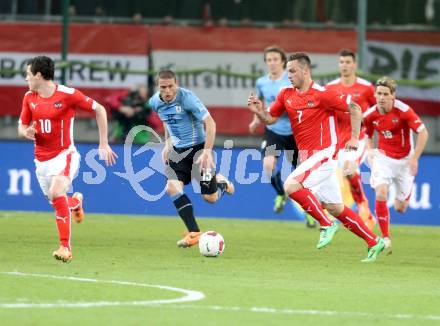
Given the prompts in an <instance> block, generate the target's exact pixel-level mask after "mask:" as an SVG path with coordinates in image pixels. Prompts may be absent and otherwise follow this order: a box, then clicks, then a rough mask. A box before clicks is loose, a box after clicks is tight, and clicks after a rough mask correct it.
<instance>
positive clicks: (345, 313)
mask: <svg viewBox="0 0 440 326" xmlns="http://www.w3.org/2000/svg"><path fill="white" fill-rule="evenodd" d="M164 307H165V306H164ZM164 307H162V308H164ZM166 308H176V309H200V310H202V309H205V310H214V311H231V312H256V313H269V314H284V315H310V316H329V317H340V316H345V317H369V318H378V317H380V318H389V319H399V320H402V319H403V320H405V319H406V320H409V319H418V320H440V316H439V315H414V314H375V313H370V312H356V311H335V310H305V309H288V308H270V307H249V308H246V307H226V306H204V305H168V306H166Z"/></svg>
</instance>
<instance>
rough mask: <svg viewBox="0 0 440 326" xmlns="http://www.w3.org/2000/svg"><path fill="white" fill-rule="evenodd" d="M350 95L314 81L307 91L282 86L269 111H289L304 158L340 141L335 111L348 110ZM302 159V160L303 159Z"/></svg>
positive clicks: (274, 113) (293, 129) (272, 112)
mask: <svg viewBox="0 0 440 326" xmlns="http://www.w3.org/2000/svg"><path fill="white" fill-rule="evenodd" d="M350 99H351V97H350V96H349V95H348V96H347V95H344V94H341V95H338V94H337V93H336V92H334V91H331V90H328V89H326V88H324V87H322V86H320V85H318V84H315V83H314V82H312V84H311V85H310V88H309V89H308V90H307V91H305V92H302V93H300V92H298V90H297V89H296V88H294V87H286V88H283V89H282V90H281V91H280V92H279V93H278V96H277V98H276V100H275V101H274V102H273V103H272V104H271V105H270V107H269V113H270V114H271V115H272V116H273V117H279V116H281V115H282V114H283V113H284V112H287V114H288V116H289V119H290V123H291V125H292V131H293V135H294V137H295V140H296V144H297V145H298V149H299V150H300V155H301V157H303V158H304V156H303V155H305V154H306V153H307V157H310V156H311V155H313V153H314V152H316V151H320V150H323V149H325V148H328V147H330V146H337V144H338V125H337V121H336V118H335V111H348V103H350ZM301 161H303V159H301Z"/></svg>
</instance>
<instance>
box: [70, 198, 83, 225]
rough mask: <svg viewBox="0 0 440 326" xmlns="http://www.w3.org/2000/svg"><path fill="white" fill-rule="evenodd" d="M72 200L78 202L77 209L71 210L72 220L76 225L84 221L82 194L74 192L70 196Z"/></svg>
mask: <svg viewBox="0 0 440 326" xmlns="http://www.w3.org/2000/svg"><path fill="white" fill-rule="evenodd" d="M72 198H75V199H77V200H78V201H79V204H78V207H76V208H74V209H72V218H73V219H74V221H75V222H76V223H81V222H82V221H83V220H84V209H83V205H82V204H83V198H84V196H83V194H82V193H80V192H75V193H74V194H73V195H72Z"/></svg>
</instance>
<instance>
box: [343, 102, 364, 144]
mask: <svg viewBox="0 0 440 326" xmlns="http://www.w3.org/2000/svg"><path fill="white" fill-rule="evenodd" d="M348 107H349V110H350V121H351V139H350V140H349V141H348V142H347V143H346V144H345V148H346V149H348V150H357V149H358V147H359V133H360V131H361V122H362V110H361V107H360V106H359V105H357V104H356V103H354V102H350V104H349V105H348Z"/></svg>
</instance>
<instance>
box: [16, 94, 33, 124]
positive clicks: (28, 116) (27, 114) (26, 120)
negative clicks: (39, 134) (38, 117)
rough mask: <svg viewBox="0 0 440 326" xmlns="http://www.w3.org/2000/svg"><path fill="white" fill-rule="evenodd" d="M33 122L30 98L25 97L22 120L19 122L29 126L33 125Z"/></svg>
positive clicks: (21, 114) (22, 106)
mask: <svg viewBox="0 0 440 326" xmlns="http://www.w3.org/2000/svg"><path fill="white" fill-rule="evenodd" d="M31 120H32V112H31V110H30V108H29V102H28V97H27V96H26V95H25V96H24V97H23V103H22V105H21V113H20V120H18V123H20V124H23V125H26V126H28V125H29V124H30V123H31Z"/></svg>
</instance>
